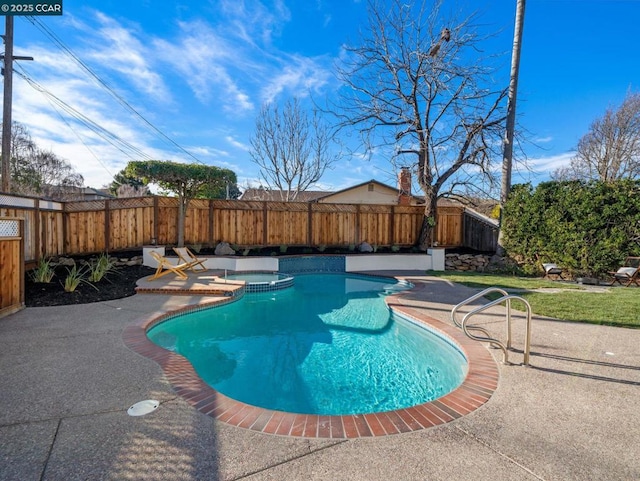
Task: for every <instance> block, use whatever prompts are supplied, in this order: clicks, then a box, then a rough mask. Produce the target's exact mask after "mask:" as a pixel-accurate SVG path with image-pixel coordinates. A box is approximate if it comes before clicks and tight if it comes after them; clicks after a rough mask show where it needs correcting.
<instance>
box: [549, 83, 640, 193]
mask: <svg viewBox="0 0 640 481" xmlns="http://www.w3.org/2000/svg"><path fill="white" fill-rule="evenodd" d="M553 177H554V179H556V180H599V181H602V182H614V181H616V180H621V179H638V178H640V93H633V94H632V93H630V94H628V95H627V97H626V98H625V100H624V102H622V105H621V106H620V107H619V108H618V109H616V110H614V109H608V110H607V111H606V112H605V114H604V116H603V117H600V118H598V119H596V120H595V121H594V122H593V123H592V124H591V126H590V127H589V131H588V132H587V133H586V134H585V135H584V136H583V137H582V138H581V139H580V141H579V142H578V147H577V150H576V155H575V156H574V157H573V158H572V159H571V162H570V164H569V166H568V167H564V168H561V169H558V170H556V171H555V172H554V174H553Z"/></svg>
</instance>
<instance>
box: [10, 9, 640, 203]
mask: <svg viewBox="0 0 640 481" xmlns="http://www.w3.org/2000/svg"><path fill="white" fill-rule="evenodd" d="M515 3H516V2H515V0H508V1H507V0H475V1H472V0H466V1H458V2H453V1H450V0H445V1H444V5H445V6H446V7H447V8H453V9H460V10H461V11H463V12H468V13H471V12H473V11H478V12H479V14H480V16H479V20H478V21H479V22H480V23H481V24H482V25H483V28H485V29H486V30H487V31H491V32H495V33H496V35H495V36H494V37H493V38H492V39H491V40H490V41H488V42H487V43H485V44H483V45H482V48H483V50H484V52H485V53H486V54H490V55H502V57H499V59H500V60H499V62H500V64H501V65H502V68H501V69H500V70H499V71H498V72H497V74H496V76H495V81H496V83H497V84H504V85H505V86H506V85H508V81H509V63H510V60H511V47H512V39H513V22H514V13H515ZM63 4H64V15H63V16H50V17H49V16H41V17H35V19H36V22H35V23H33V22H31V21H30V20H29V19H28V18H25V17H15V37H14V44H15V47H14V48H15V55H28V56H32V57H34V59H35V60H34V61H33V62H27V61H23V62H19V66H17V70H18V71H19V72H22V73H23V74H25V75H27V76H28V77H29V78H30V79H32V80H33V81H35V82H36V84H37V85H36V84H30V83H29V82H27V81H26V80H24V79H23V78H22V77H20V76H19V75H15V76H14V98H13V119H14V120H15V121H18V122H21V123H23V124H25V125H26V126H27V128H28V129H29V131H30V133H31V135H32V137H33V138H34V140H35V141H36V142H37V144H38V145H39V146H40V147H41V148H44V149H51V150H53V151H54V152H55V153H57V154H58V155H59V156H61V157H62V158H64V159H66V160H67V161H69V162H70V163H71V164H72V165H73V166H74V167H75V168H76V170H77V171H78V172H79V173H81V174H82V175H83V176H84V178H85V184H86V185H88V186H92V187H101V186H102V185H106V184H108V183H109V182H110V181H111V180H112V176H113V175H114V174H116V173H117V172H118V171H120V170H121V169H122V168H124V166H125V165H126V163H127V162H128V161H130V160H144V159H146V158H154V159H169V160H179V161H188V162H193V161H195V159H197V160H198V161H201V162H204V163H206V164H210V165H216V166H220V167H225V168H230V169H232V170H234V171H235V172H236V174H237V175H238V181H239V185H240V187H241V188H244V187H247V186H250V185H256V184H257V179H258V172H257V167H256V166H255V164H253V163H252V162H251V161H250V155H249V138H250V136H251V134H252V132H253V129H254V125H255V119H256V115H257V113H258V112H259V110H260V107H261V106H262V104H263V103H264V102H267V101H275V102H282V101H284V100H286V99H288V98H291V97H293V96H298V97H302V98H303V99H308V98H309V94H310V93H311V94H312V95H313V96H314V97H316V98H324V97H329V98H331V95H332V93H333V92H335V90H336V88H337V87H338V84H337V81H336V79H335V76H334V72H333V66H334V64H335V62H336V60H337V59H338V58H339V57H340V55H341V52H342V47H343V45H344V44H346V43H348V44H357V42H358V39H359V33H358V32H359V29H360V28H361V26H364V24H365V21H366V1H365V0H304V1H302V0H210V1H198V2H194V1H187V0H183V1H175V0H172V1H168V0H128V1H124V2H123V1H122V0H100V1H98V0H64V3H63ZM639 18H640V0H529V1H528V2H527V11H526V22H525V30H524V38H523V46H522V59H521V70H520V75H521V77H520V85H519V96H518V115H519V124H520V126H521V128H523V129H524V130H525V131H526V135H527V137H528V139H529V140H530V142H528V143H527V144H526V145H525V146H524V150H525V153H526V156H527V158H528V164H529V169H516V171H515V172H514V179H513V180H514V183H516V182H520V181H522V180H527V181H532V182H534V183H537V182H539V181H542V180H546V179H548V176H549V173H550V172H551V171H553V170H554V169H556V168H557V167H559V166H561V165H563V164H566V163H567V162H568V161H569V159H570V158H571V156H572V149H574V148H575V146H576V144H577V142H578V140H579V138H580V137H581V136H582V135H584V134H585V133H586V132H587V129H588V127H589V124H590V123H591V122H592V121H593V120H595V118H597V117H599V116H601V115H603V114H604V112H605V110H606V109H607V108H610V107H616V106H617V105H619V104H620V103H621V102H622V100H623V99H624V97H625V95H626V93H627V92H628V91H629V90H635V91H637V90H638V87H639V85H638V84H639V83H640V62H638V57H639V54H638V50H639V46H640V45H639V44H640V41H638V26H637V21H638V19H639ZM45 32H46V33H45ZM61 46H62V48H60V47H61ZM73 57H75V59H76V60H74V58H73ZM77 60H80V61H81V62H82V64H83V65H84V66H86V67H88V68H89V69H90V70H91V72H93V74H95V76H96V77H97V78H96V77H92V76H91V75H90V74H88V73H87V72H86V71H85V70H84V69H83V68H81V67H80V66H79V63H78V62H77ZM105 84H106V85H107V86H108V87H109V89H110V91H111V92H115V93H116V94H117V96H114V95H112V94H111V93H110V91H109V90H108V89H105V88H104V85H105ZM34 86H35V88H34ZM38 89H44V90H46V91H47V92H48V93H50V94H53V95H54V96H55V97H56V98H57V99H59V101H60V102H58V100H55V99H52V97H51V96H49V95H45V94H43V93H42V92H40V91H39V90H38ZM63 106H64V107H63ZM66 106H71V107H73V109H74V110H75V111H76V112H78V113H81V114H82V115H83V116H85V117H86V118H88V119H90V120H91V121H92V122H94V123H95V124H96V125H99V126H100V127H102V128H104V129H106V130H107V131H108V133H107V134H106V135H109V134H115V135H117V136H118V137H119V138H120V139H122V140H124V142H125V144H124V145H123V144H120V146H119V148H116V147H114V146H113V145H112V144H110V143H109V142H107V141H106V140H105V139H104V138H103V137H102V136H99V135H97V134H96V133H95V132H93V131H91V130H89V129H88V128H87V127H86V126H85V125H83V124H81V123H78V122H77V120H75V119H74V118H73V117H72V116H70V115H69V114H68V113H67V112H65V109H66V108H67V107H66ZM123 150H124V152H123ZM371 178H375V179H376V180H379V181H381V182H384V183H388V184H395V178H396V173H395V172H394V170H393V167H392V165H391V164H390V162H389V161H388V160H387V159H385V158H381V157H375V156H374V157H373V159H372V160H370V161H368V160H362V159H360V158H345V159H344V160H343V161H341V162H339V163H338V164H336V165H335V166H334V168H333V169H332V170H330V171H328V172H327V173H326V174H325V176H324V177H323V178H322V179H321V181H320V183H319V185H318V186H317V188H320V189H331V190H337V189H342V188H345V187H348V186H350V185H354V184H358V183H361V182H365V181H367V180H369V179H371Z"/></svg>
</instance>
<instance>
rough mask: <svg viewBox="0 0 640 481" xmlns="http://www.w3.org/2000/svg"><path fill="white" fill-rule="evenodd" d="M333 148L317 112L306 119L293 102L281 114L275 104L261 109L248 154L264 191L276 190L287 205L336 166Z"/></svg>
mask: <svg viewBox="0 0 640 481" xmlns="http://www.w3.org/2000/svg"><path fill="white" fill-rule="evenodd" d="M333 146H334V142H333V136H332V134H331V132H330V129H329V127H328V126H327V125H326V124H324V123H323V122H322V121H321V120H320V117H319V114H318V112H316V111H314V113H313V115H308V114H307V113H305V112H303V111H302V108H301V107H300V102H299V101H298V99H293V100H290V101H288V102H287V103H286V104H285V106H284V110H282V111H280V109H279V108H278V106H277V105H275V104H268V105H264V106H263V107H262V109H261V110H260V114H259V116H258V118H257V119H256V127H255V132H254V134H253V137H251V147H252V150H251V152H250V154H251V159H252V161H253V162H254V163H255V164H256V165H257V166H258V167H259V168H260V177H261V178H262V180H263V181H264V183H265V185H266V186H267V188H269V189H271V190H274V189H278V190H280V192H281V193H282V200H283V201H286V202H289V201H294V200H295V199H296V197H297V195H298V194H299V193H300V192H303V191H305V190H307V189H308V188H309V187H310V186H311V185H313V184H315V183H316V182H317V181H318V180H320V178H321V177H322V175H323V174H324V172H325V171H326V169H327V168H329V167H330V166H331V165H332V164H333V163H334V162H336V160H337V155H336V154H335V153H334V152H333V150H332V148H333Z"/></svg>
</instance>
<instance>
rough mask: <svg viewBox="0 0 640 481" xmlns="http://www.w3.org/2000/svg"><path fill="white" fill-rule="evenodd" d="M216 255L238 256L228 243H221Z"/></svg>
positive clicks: (217, 247)
mask: <svg viewBox="0 0 640 481" xmlns="http://www.w3.org/2000/svg"><path fill="white" fill-rule="evenodd" d="M215 254H216V255H217V256H233V255H235V254H236V251H234V250H233V249H232V248H231V246H230V245H229V243H228V242H220V243H219V244H218V245H217V246H216V250H215Z"/></svg>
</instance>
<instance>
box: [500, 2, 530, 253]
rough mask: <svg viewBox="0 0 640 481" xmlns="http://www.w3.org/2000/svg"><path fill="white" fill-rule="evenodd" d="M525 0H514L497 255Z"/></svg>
mask: <svg viewBox="0 0 640 481" xmlns="http://www.w3.org/2000/svg"><path fill="white" fill-rule="evenodd" d="M525 5H526V0H517V1H516V20H515V28H514V32H513V52H512V54H511V78H510V82H509V94H508V99H507V125H506V132H505V136H504V142H503V159H502V189H501V192H500V231H499V234H498V249H497V254H498V255H504V247H503V245H502V208H503V207H504V204H505V203H506V202H507V196H508V195H509V191H510V190H511V167H512V164H513V137H514V131H515V126H516V99H517V97H518V76H519V71H520V51H521V50H522V31H523V29H524V10H525Z"/></svg>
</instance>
